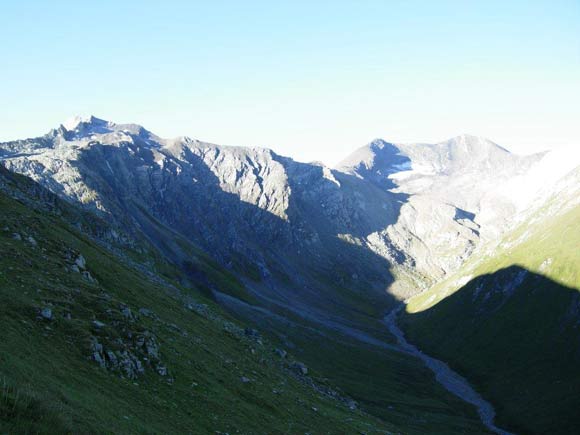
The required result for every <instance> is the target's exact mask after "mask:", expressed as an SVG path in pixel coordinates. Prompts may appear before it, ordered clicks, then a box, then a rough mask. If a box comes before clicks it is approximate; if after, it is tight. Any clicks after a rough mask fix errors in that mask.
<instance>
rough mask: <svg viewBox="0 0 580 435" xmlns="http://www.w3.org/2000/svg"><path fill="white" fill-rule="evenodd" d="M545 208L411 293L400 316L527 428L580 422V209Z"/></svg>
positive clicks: (572, 426) (502, 419)
mask: <svg viewBox="0 0 580 435" xmlns="http://www.w3.org/2000/svg"><path fill="white" fill-rule="evenodd" d="M550 206H551V204H548V205H547V206H546V207H544V208H543V209H540V210H539V211H538V212H537V213H536V214H534V215H533V216H531V217H530V218H529V219H528V220H527V221H526V222H524V223H523V224H522V225H521V226H519V227H518V228H517V229H516V230H515V231H513V232H512V233H511V234H510V235H509V236H508V237H507V238H506V239H505V240H504V241H503V242H502V243H501V245H500V246H499V247H498V249H497V250H495V251H494V253H493V255H488V256H483V257H480V258H476V259H474V260H473V261H472V262H471V263H470V264H468V265H466V267H465V268H464V269H463V271H462V272H461V273H460V274H457V275H455V276H453V277H451V278H449V279H448V280H446V281H445V282H442V283H440V284H438V285H436V286H434V287H433V288H431V289H430V290H428V291H427V292H425V293H423V294H421V295H419V296H417V297H415V298H412V299H411V300H410V301H409V303H408V306H407V314H406V315H405V316H403V319H402V324H403V327H404V329H405V332H406V333H407V334H408V336H409V338H410V339H411V340H412V341H414V342H416V343H417V344H418V345H419V346H420V347H421V348H422V349H423V350H425V351H426V352H428V353H430V354H432V355H434V356H436V357H438V358H441V359H443V360H445V361H447V362H449V363H450V365H451V366H452V367H453V368H455V369H456V370H457V371H459V372H460V373H462V374H464V375H465V376H466V377H467V378H468V379H470V381H472V382H473V383H474V384H475V386H476V387H477V389H478V390H479V391H480V392H481V393H482V394H483V395H484V396H485V397H486V398H487V399H489V400H490V401H492V403H494V405H496V410H497V411H498V422H499V423H500V425H504V426H506V427H511V428H512V429H513V430H515V431H518V432H521V433H573V432H574V431H575V430H576V429H577V428H578V427H580V414H579V413H578V407H579V406H580V396H578V394H577V392H578V391H580V377H579V376H578V370H577V367H578V363H579V362H580V323H579V318H580V316H579V314H580V293H579V291H578V289H579V288H580V270H579V267H578V265H580V249H578V247H579V246H580V228H579V227H578V222H580V207H578V206H575V207H571V208H568V209H567V210H565V211H563V212H561V213H553V212H550Z"/></svg>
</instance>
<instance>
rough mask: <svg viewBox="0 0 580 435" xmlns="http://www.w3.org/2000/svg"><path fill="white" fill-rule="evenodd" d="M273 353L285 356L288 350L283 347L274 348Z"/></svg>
mask: <svg viewBox="0 0 580 435" xmlns="http://www.w3.org/2000/svg"><path fill="white" fill-rule="evenodd" d="M274 353H276V355H278V356H279V357H280V358H286V356H287V355H288V352H286V351H285V350H284V349H274Z"/></svg>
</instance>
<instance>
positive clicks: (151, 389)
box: [0, 194, 395, 433]
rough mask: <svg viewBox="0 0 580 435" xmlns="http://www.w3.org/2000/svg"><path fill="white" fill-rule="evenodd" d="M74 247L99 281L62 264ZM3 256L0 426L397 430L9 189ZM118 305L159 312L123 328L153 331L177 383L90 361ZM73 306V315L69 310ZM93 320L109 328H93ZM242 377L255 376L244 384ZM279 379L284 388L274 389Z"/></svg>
mask: <svg viewBox="0 0 580 435" xmlns="http://www.w3.org/2000/svg"><path fill="white" fill-rule="evenodd" d="M4 228H6V229H7V230H6V231H4V230H3V229H4ZM13 232H19V233H20V234H22V235H24V234H25V233H26V234H28V235H32V236H33V237H34V239H35V240H36V241H37V242H38V246H36V247H34V246H32V245H30V244H29V243H28V242H26V241H25V240H14V239H13V238H12V233H13ZM67 249H73V250H75V251H78V252H81V253H82V254H83V255H84V257H85V258H86V260H87V265H88V269H89V271H90V272H91V274H92V275H93V276H94V277H95V278H97V280H98V285H96V284H92V283H89V282H87V281H85V280H83V279H82V278H81V276H80V275H79V274H76V273H73V272H65V271H64V267H65V265H66V260H65V259H64V258H63V252H64V251H66V250H67ZM0 254H1V256H0V299H1V304H0V330H1V331H2V340H0V379H1V382H0V386H2V392H1V394H2V396H1V398H0V432H9V433H18V432H26V431H28V432H33V433H34V432H44V433H63V432H75V433H97V432H98V433H106V432H109V433H110V432H120V433H214V431H221V432H228V433H305V432H311V433H358V432H360V431H363V430H364V431H365V432H368V433H378V432H377V431H378V430H379V429H381V430H387V429H395V427H394V426H392V425H386V424H384V423H382V422H380V421H378V420H376V419H374V418H372V417H369V416H367V415H365V414H362V413H360V412H359V411H350V410H348V409H347V408H346V407H345V406H344V405H342V404H340V403H339V402H337V401H332V400H329V399H326V398H323V397H321V396H320V395H319V394H317V393H316V392H315V391H314V390H313V389H311V388H309V387H307V386H305V385H303V384H302V383H300V382H298V381H297V380H296V379H294V378H293V377H292V376H289V375H288V373H287V372H286V371H285V370H284V369H282V368H281V366H280V362H279V360H278V359H277V358H276V357H275V356H274V354H273V352H272V348H271V346H270V345H268V344H267V343H266V344H264V345H263V346H260V345H257V344H255V343H252V342H249V341H248V340H245V339H244V338H240V337H238V336H236V335H235V334H231V333H229V332H228V331H226V330H225V329H224V325H223V324H222V323H221V321H220V320H212V319H208V318H206V317H203V316H200V315H198V314H196V313H194V312H192V311H190V310H187V309H186V308H184V305H183V303H182V302H181V301H180V300H179V299H178V298H177V299H176V297H175V296H172V294H174V292H172V291H168V288H166V287H164V286H163V285H162V284H159V283H153V282H151V281H149V280H147V279H145V278H144V277H143V276H142V274H139V273H137V272H135V271H134V270H132V269H130V268H128V267H126V266H124V265H123V264H122V263H121V262H120V261H119V260H118V258H116V257H114V256H112V255H111V254H110V253H108V252H107V251H105V250H104V249H103V248H101V247H99V246H97V245H96V244H94V243H93V242H91V241H90V240H88V239H86V238H85V237H83V236H82V235H80V234H79V233H77V232H76V230H74V229H72V228H71V227H70V226H68V225H66V224H64V223H63V222H62V221H61V220H60V219H59V218H56V217H51V216H42V215H41V214H40V213H37V212H35V211H31V210H29V209H27V208H26V207H24V206H23V205H22V204H20V203H17V202H16V201H14V200H12V199H9V198H7V197H6V196H5V195H3V194H0ZM107 294H108V295H109V296H107ZM196 298H199V296H196ZM205 302H206V303H208V304H210V305H211V306H212V309H213V310H216V311H218V310H219V309H218V308H217V307H215V306H213V305H212V304H211V302H208V301H205ZM121 303H124V304H127V305H128V306H129V307H130V308H131V309H132V310H133V312H137V310H138V309H139V308H141V307H145V308H149V309H151V310H153V311H154V312H155V314H156V315H157V316H159V320H155V319H152V318H148V317H144V316H141V317H139V318H138V320H137V321H136V322H135V323H131V324H128V325H126V326H127V327H129V328H133V329H135V330H144V329H145V330H148V331H151V332H153V333H154V334H155V335H156V336H157V338H158V341H159V342H160V349H161V357H162V360H163V361H164V363H165V364H166V365H167V367H168V369H169V373H170V376H169V377H171V378H173V379H174V382H172V383H170V382H168V377H162V376H159V375H157V374H156V373H154V372H153V370H151V369H147V370H146V374H145V375H144V376H143V377H142V378H139V379H137V380H128V379H122V378H121V377H120V376H119V375H118V374H115V373H111V372H108V371H105V370H103V369H100V368H99V367H98V365H97V364H96V363H95V362H93V361H90V359H89V358H88V355H90V351H89V338H90V336H91V335H98V336H99V337H100V340H101V342H103V343H105V344H106V343H107V340H111V341H112V340H113V339H114V338H115V337H117V336H118V335H120V333H119V328H113V327H112V323H113V321H114V320H115V319H116V320H117V321H119V319H120V316H119V313H118V310H119V304H121ZM46 306H51V308H52V311H53V314H54V320H52V321H47V320H42V319H40V318H39V316H38V310H39V309H40V308H42V307H46ZM108 310H110V311H108ZM67 312H69V313H71V319H70V320H67V319H66V318H65V313H67ZM94 319H97V320H101V321H103V322H104V323H106V324H107V326H106V327H105V328H103V330H101V331H95V330H94V328H93V327H92V326H91V322H92V320H94ZM120 321H122V319H121V320H120ZM176 327H177V328H179V329H176ZM185 334H187V336H185ZM251 347H255V348H256V350H255V353H252V352H251V351H250V348H251ZM242 376H246V377H248V378H250V379H251V380H252V382H250V383H242V382H241V381H240V379H241V377H242ZM274 389H276V390H278V391H280V392H281V393H280V394H275V393H273V390H274ZM313 408H316V409H317V410H316V411H315V410H314V409H313ZM373 428H374V429H376V430H373Z"/></svg>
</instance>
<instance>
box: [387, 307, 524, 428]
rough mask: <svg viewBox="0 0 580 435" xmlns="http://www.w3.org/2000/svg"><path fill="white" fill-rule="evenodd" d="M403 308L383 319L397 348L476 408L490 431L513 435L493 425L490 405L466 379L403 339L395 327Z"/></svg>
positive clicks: (402, 335) (447, 388) (398, 329)
mask: <svg viewBox="0 0 580 435" xmlns="http://www.w3.org/2000/svg"><path fill="white" fill-rule="evenodd" d="M402 308H403V306H399V307H398V308H395V309H393V310H392V311H391V312H390V313H389V314H388V315H387V316H386V317H385V319H384V322H385V325H386V326H387V328H388V330H389V332H390V333H391V334H393V335H394V336H395V337H396V338H397V342H398V344H399V347H400V348H401V349H402V350H404V351H406V352H407V353H409V354H411V355H413V356H415V357H417V358H419V359H420V360H421V361H423V363H424V364H425V366H427V368H428V369H429V370H431V371H432V372H433V373H434V374H435V379H436V380H437V382H439V383H440V384H441V385H442V386H443V387H444V388H445V389H446V390H447V391H449V392H450V393H452V394H454V395H455V396H457V397H459V398H460V399H462V400H463V401H465V402H467V403H470V404H472V405H474V406H475V407H476V408H477V413H478V414H479V417H480V418H481V422H482V423H483V424H484V425H485V427H487V428H488V429H489V430H490V431H492V432H494V433H496V434H499V435H513V434H512V433H511V432H507V431H505V430H503V429H500V428H499V427H497V426H496V425H495V424H494V422H493V421H494V418H495V411H494V409H493V406H492V405H491V403H489V402H488V401H486V400H485V399H484V398H483V397H481V396H480V395H479V394H478V393H477V392H476V391H475V390H474V389H473V387H472V386H471V385H470V384H469V382H468V381H467V379H465V378H464V377H462V376H460V375H459V374H458V373H455V372H454V371H453V370H451V368H449V366H448V365H447V364H445V363H444V362H443V361H439V360H438V359H435V358H432V357H430V356H429V355H426V354H425V353H423V352H421V351H420V350H419V349H418V348H417V346H415V345H413V344H411V343H409V342H408V341H407V340H406V339H405V335H404V334H403V331H401V329H400V328H399V326H398V325H397V315H398V314H399V312H400V311H401V310H402Z"/></svg>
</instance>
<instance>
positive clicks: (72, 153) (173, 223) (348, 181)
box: [0, 116, 544, 306]
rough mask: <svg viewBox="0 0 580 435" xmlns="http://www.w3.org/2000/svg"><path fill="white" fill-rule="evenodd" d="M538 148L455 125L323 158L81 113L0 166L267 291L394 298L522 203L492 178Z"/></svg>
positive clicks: (445, 268)
mask: <svg viewBox="0 0 580 435" xmlns="http://www.w3.org/2000/svg"><path fill="white" fill-rule="evenodd" d="M543 156H544V155H543V154H535V155H531V156H518V155H514V154H511V153H510V152H508V151H507V150H505V149H503V148H501V147H500V146H498V145H496V144H494V143H492V142H490V141H488V140H486V139H483V138H478V137H473V136H467V135H463V136H459V137H456V138H453V139H450V140H448V141H446V142H442V143H438V144H391V143H388V142H385V141H383V140H375V141H373V142H371V143H370V144H368V145H367V146H365V147H362V148H360V149H359V150H357V151H355V152H354V153H353V154H352V155H351V156H349V157H348V158H347V159H345V160H344V161H343V162H342V163H341V164H340V165H339V166H338V167H337V168H335V169H331V168H329V167H326V166H324V165H322V164H318V163H312V164H307V163H300V162H296V161H294V160H292V159H290V158H286V157H282V156H279V155H277V154H276V153H274V152H273V151H271V150H269V149H263V148H241V147H230V146H220V145H214V144H210V143H206V142H201V141H198V140H194V139H190V138H187V137H179V138H175V139H163V138H160V137H158V136H156V135H155V134H153V133H151V132H149V131H148V130H146V129H145V128H143V127H141V126H138V125H135V124H115V123H112V122H108V121H104V120H101V119H98V118H95V117H92V116H91V117H88V118H78V117H77V118H74V119H71V120H69V121H67V122H66V123H64V124H63V125H61V126H59V127H58V128H57V129H54V130H52V131H51V132H50V133H48V134H47V135H45V136H43V137H40V138H35V139H27V140H23V141H15V142H8V143H3V144H0V158H1V159H2V163H3V164H4V165H5V166H6V167H7V168H9V169H10V170H13V171H15V172H19V173H22V174H25V175H28V176H30V177H31V178H33V179H34V180H36V181H38V182H40V183H42V184H43V185H45V186H46V187H48V188H49V189H50V190H52V191H53V192H55V193H57V194H59V195H61V196H62V197H65V198H67V199H69V200H71V201H74V202H78V203H81V204H83V205H84V206H85V207H87V208H90V209H94V210H96V211H98V212H99V213H101V214H103V215H106V216H108V217H110V219H113V220H115V221H117V222H118V223H119V224H122V225H125V226H127V227H130V228H133V230H134V231H142V232H144V233H145V234H146V235H147V237H148V238H149V239H151V240H152V241H154V242H155V243H156V244H157V245H158V246H160V247H161V248H163V249H164V250H165V251H166V252H167V254H168V255H171V256H173V257H174V258H175V259H177V260H178V261H183V259H184V258H186V257H187V253H186V252H181V250H180V249H179V247H178V246H177V245H178V244H168V243H167V241H166V240H164V239H166V238H167V234H168V233H167V231H166V230H169V231H170V232H172V233H175V234H176V235H177V236H178V237H183V238H185V239H187V240H189V241H192V242H195V244H196V245H197V246H199V247H200V248H201V249H203V250H204V251H206V252H208V253H209V254H210V255H211V256H212V257H213V258H214V259H216V260H217V261H218V262H220V263H222V264H224V265H226V266H228V267H232V268H233V267H234V266H235V264H238V263H241V264H246V265H247V264H250V265H252V266H253V267H256V268H257V270H259V273H260V275H261V278H262V279H263V280H265V282H268V280H270V283H269V284H270V287H269V288H281V290H280V291H276V292H274V293H273V294H274V296H275V298H278V299H283V300H285V301H286V302H289V303H294V302H295V303H298V302H297V301H304V300H309V301H310V302H309V306H312V305H313V304H314V305H316V304H322V303H323V300H324V298H325V297H328V295H329V292H332V291H333V290H332V289H333V288H334V287H335V286H336V285H340V286H343V287H346V288H355V289H357V290H359V291H363V292H365V291H366V292H371V293H373V292H375V293H377V294H378V293H382V292H385V291H387V292H390V293H392V294H394V295H395V296H397V297H399V298H400V297H407V296H409V295H411V294H413V293H416V292H418V291H420V290H421V289H422V288H424V287H425V286H426V285H428V284H429V283H431V282H433V281H434V280H437V279H439V278H440V277H442V276H443V275H445V274H447V273H449V272H451V271H453V270H456V269H457V268H458V267H459V266H460V265H461V264H462V263H463V262H464V261H465V260H466V259H467V258H468V257H469V256H470V255H472V254H473V252H475V251H476V250H477V248H478V246H479V245H481V244H482V243H483V242H485V241H487V240H489V239H493V238H495V237H497V236H498V235H499V234H501V233H502V231H503V229H504V228H505V227H506V225H507V223H508V222H509V221H510V219H512V217H513V216H514V214H516V213H517V211H518V210H519V209H520V208H521V207H522V204H521V201H518V195H517V192H516V193H515V194H514V193H513V192H510V193H509V194H508V192H506V191H505V189H504V187H505V186H506V185H509V183H511V182H512V181H513V180H515V179H520V178H522V177H525V176H526V174H527V173H528V172H529V171H530V168H533V167H534V165H536V164H537V162H539V161H540V160H541V159H542V158H543ZM160 226H162V227H164V230H163V231H161V230H160V229H159V227H160ZM329 272H330V273H329ZM321 275H326V276H331V277H332V279H331V282H322V281H328V280H327V279H326V278H325V279H323V280H321V279H320V276H321ZM288 277H289V279H288ZM284 283H285V284H284Z"/></svg>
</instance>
